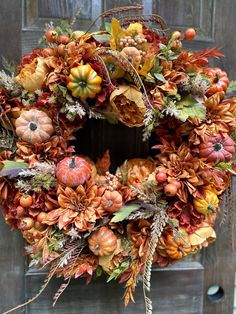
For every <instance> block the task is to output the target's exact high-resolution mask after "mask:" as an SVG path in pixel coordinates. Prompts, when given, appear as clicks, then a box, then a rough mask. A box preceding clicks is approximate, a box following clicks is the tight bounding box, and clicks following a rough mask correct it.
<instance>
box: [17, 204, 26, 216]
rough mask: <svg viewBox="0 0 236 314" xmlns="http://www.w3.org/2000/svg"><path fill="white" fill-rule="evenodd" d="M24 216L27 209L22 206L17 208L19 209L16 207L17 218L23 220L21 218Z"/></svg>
mask: <svg viewBox="0 0 236 314" xmlns="http://www.w3.org/2000/svg"><path fill="white" fill-rule="evenodd" d="M24 215H25V208H24V207H22V206H17V207H16V216H17V217H18V218H21V217H23V216H24Z"/></svg>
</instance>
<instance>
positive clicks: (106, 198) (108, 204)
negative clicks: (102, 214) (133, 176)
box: [101, 191, 122, 213]
mask: <svg viewBox="0 0 236 314" xmlns="http://www.w3.org/2000/svg"><path fill="white" fill-rule="evenodd" d="M101 205H102V207H103V208H104V209H105V210H106V211H108V212H109V213H114V212H116V211H117V210H118V209H119V208H120V207H121V206H122V196H121V194H120V193H119V192H117V191H106V192H105V193H104V194H103V196H102V200H101Z"/></svg>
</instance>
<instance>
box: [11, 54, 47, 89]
mask: <svg viewBox="0 0 236 314" xmlns="http://www.w3.org/2000/svg"><path fill="white" fill-rule="evenodd" d="M47 73H48V67H47V65H46V64H45V62H44V60H43V59H42V58H35V59H34V60H33V61H32V62H31V63H30V64H26V65H24V67H23V68H22V69H21V71H20V73H19V75H18V76H17V77H16V78H15V79H16V81H17V82H18V83H19V84H20V85H22V86H23V87H24V89H25V90H27V91H28V92H34V91H36V90H38V89H41V88H42V86H43V83H44V80H45V78H46V75H47Z"/></svg>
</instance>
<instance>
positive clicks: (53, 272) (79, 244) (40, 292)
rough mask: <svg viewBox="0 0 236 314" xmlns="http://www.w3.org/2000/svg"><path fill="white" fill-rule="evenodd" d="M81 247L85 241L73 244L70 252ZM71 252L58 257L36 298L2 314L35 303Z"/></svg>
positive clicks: (7, 313)
mask: <svg viewBox="0 0 236 314" xmlns="http://www.w3.org/2000/svg"><path fill="white" fill-rule="evenodd" d="M81 246H82V247H83V248H84V246H85V244H84V241H78V242H75V243H73V245H72V247H70V249H69V250H71V251H73V250H76V249H77V248H79V247H81ZM81 251H82V250H81ZM69 252H70V251H65V252H64V253H62V254H61V255H62V256H61V255H60V256H59V257H58V258H59V261H58V262H55V263H53V265H52V267H51V269H50V271H49V273H48V275H47V277H46V278H45V280H44V282H43V285H42V286H41V288H40V290H39V292H38V293H37V294H36V295H35V296H34V297H32V298H31V299H29V300H28V301H26V302H24V303H22V304H20V305H18V306H16V307H14V308H12V309H10V310H8V311H6V312H4V313H2V314H9V313H12V312H14V311H16V310H18V309H20V308H22V307H24V306H26V305H28V304H30V303H32V302H34V301H35V300H36V299H37V298H38V297H39V296H40V295H41V294H42V293H43V291H44V290H45V289H46V288H47V286H48V284H49V282H50V281H51V279H52V278H53V276H54V275H55V273H56V271H57V270H58V269H59V268H60V265H61V263H63V261H64V260H65V259H66V258H67V254H68V253H69ZM55 261H56V260H55ZM63 291H64V290H63Z"/></svg>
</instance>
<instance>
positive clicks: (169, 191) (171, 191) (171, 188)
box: [164, 183, 178, 196]
mask: <svg viewBox="0 0 236 314" xmlns="http://www.w3.org/2000/svg"><path fill="white" fill-rule="evenodd" d="M164 191H165V193H166V195H167V196H175V195H176V194H177V191H178V189H177V187H176V186H175V185H174V184H172V183H168V184H167V185H166V186H165V187H164Z"/></svg>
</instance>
